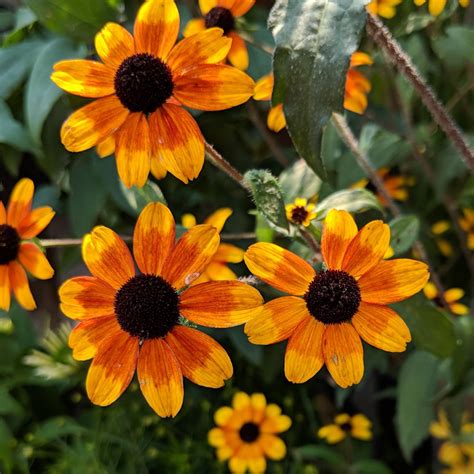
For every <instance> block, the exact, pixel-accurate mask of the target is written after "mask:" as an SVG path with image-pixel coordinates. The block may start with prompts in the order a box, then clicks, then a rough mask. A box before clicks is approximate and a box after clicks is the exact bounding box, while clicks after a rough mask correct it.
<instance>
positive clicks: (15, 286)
mask: <svg viewBox="0 0 474 474" xmlns="http://www.w3.org/2000/svg"><path fill="white" fill-rule="evenodd" d="M34 191H35V185H34V184H33V181H31V179H27V178H24V179H22V180H20V181H19V182H18V183H17V184H16V185H15V187H14V188H13V192H12V194H11V196H10V200H9V201H8V206H7V209H6V210H5V206H4V205H3V202H2V201H0V309H4V310H5V311H8V310H9V309H10V298H11V292H12V290H13V293H14V294H15V298H16V300H17V301H18V303H19V304H20V305H21V306H22V307H23V308H25V309H26V310H29V311H31V310H33V309H35V308H36V303H35V300H34V298H33V295H32V294H31V290H30V285H29V283H28V278H27V276H26V272H25V270H24V268H26V270H28V271H29V272H30V273H31V274H32V275H33V276H34V277H36V278H39V279H40V280H48V279H49V278H51V277H52V276H53V275H54V270H53V268H52V267H51V265H50V264H49V262H48V260H47V259H46V257H45V256H44V254H43V252H42V251H41V249H40V248H39V247H38V246H37V245H36V244H35V243H34V242H33V241H32V240H31V239H33V238H35V237H36V236H37V235H38V234H39V233H40V232H41V231H42V230H44V229H45V228H46V226H47V225H48V224H49V223H50V222H51V219H52V218H53V217H54V214H55V212H54V211H53V210H52V209H51V208H50V207H38V208H37V209H34V210H32V209H31V203H32V201H33V194H34ZM23 267H24V268H23Z"/></svg>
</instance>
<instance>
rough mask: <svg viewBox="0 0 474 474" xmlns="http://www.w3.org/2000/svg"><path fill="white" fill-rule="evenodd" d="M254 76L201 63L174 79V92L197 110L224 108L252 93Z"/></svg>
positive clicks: (238, 102)
mask: <svg viewBox="0 0 474 474" xmlns="http://www.w3.org/2000/svg"><path fill="white" fill-rule="evenodd" d="M254 87H255V83H254V81H253V79H252V78H251V77H250V76H248V75H247V74H245V73H244V72H242V71H239V70H238V69H236V68H234V67H231V66H226V65H223V64H204V65H200V66H199V67H196V68H194V69H192V70H191V71H188V72H186V73H185V74H183V75H182V76H179V77H177V78H176V79H175V87H174V89H173V95H174V96H175V97H176V99H178V100H179V101H180V102H181V103H182V104H184V105H186V106H187V107H191V108H192V109H197V110H225V109H230V108H231V107H235V106H236V105H240V104H243V103H244V102H246V101H247V100H248V99H249V98H250V97H252V95H253V90H254Z"/></svg>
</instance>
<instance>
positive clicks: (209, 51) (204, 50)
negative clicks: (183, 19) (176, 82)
mask: <svg viewBox="0 0 474 474" xmlns="http://www.w3.org/2000/svg"><path fill="white" fill-rule="evenodd" d="M223 34H224V32H223V30H222V29H221V28H209V29H208V30H204V31H202V32H200V33H197V34H195V35H193V36H191V37H189V38H185V39H184V40H182V41H180V42H179V43H178V44H177V45H176V46H175V47H174V48H173V49H172V50H171V53H170V55H169V56H168V59H167V61H166V64H168V66H169V67H170V68H171V72H172V74H173V77H174V78H175V77H177V76H180V75H182V74H184V73H185V72H186V71H189V70H190V69H193V68H195V67H197V66H199V65H200V64H216V63H219V62H221V61H223V60H224V59H225V58H226V56H227V54H228V52H229V50H230V48H231V45H232V40H231V39H230V38H227V37H226V36H223Z"/></svg>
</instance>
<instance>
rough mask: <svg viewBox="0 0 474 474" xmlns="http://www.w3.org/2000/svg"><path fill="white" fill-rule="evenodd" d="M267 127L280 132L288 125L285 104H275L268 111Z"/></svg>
mask: <svg viewBox="0 0 474 474" xmlns="http://www.w3.org/2000/svg"><path fill="white" fill-rule="evenodd" d="M267 127H268V128H269V129H270V130H273V131H274V132H276V133H278V132H281V131H282V130H283V129H284V128H285V127H286V117H285V112H284V110H283V104H278V105H275V107H272V108H271V109H270V111H269V112H268V117H267Z"/></svg>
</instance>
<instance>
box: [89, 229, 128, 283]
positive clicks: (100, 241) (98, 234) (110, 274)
mask: <svg viewBox="0 0 474 474" xmlns="http://www.w3.org/2000/svg"><path fill="white" fill-rule="evenodd" d="M82 258H83V259H84V262H85V264H86V265H87V268H88V269H89V271H90V272H91V273H92V275H94V276H95V277H97V278H99V279H101V280H103V281H105V282H106V283H108V284H109V285H110V286H112V287H113V288H115V289H116V290H118V289H119V288H120V287H121V286H122V285H124V284H125V283H126V282H127V281H128V280H129V279H130V278H132V277H133V276H134V275H135V266H134V264H133V260H132V256H131V255H130V251H129V250H128V247H127V246H126V245H125V242H124V241H123V240H122V239H121V238H120V237H119V236H118V235H117V234H116V233H115V232H114V231H113V230H111V229H108V228H107V227H104V226H99V227H95V228H94V230H93V231H92V232H91V233H90V234H87V235H86V236H85V237H84V240H83V241H82Z"/></svg>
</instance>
